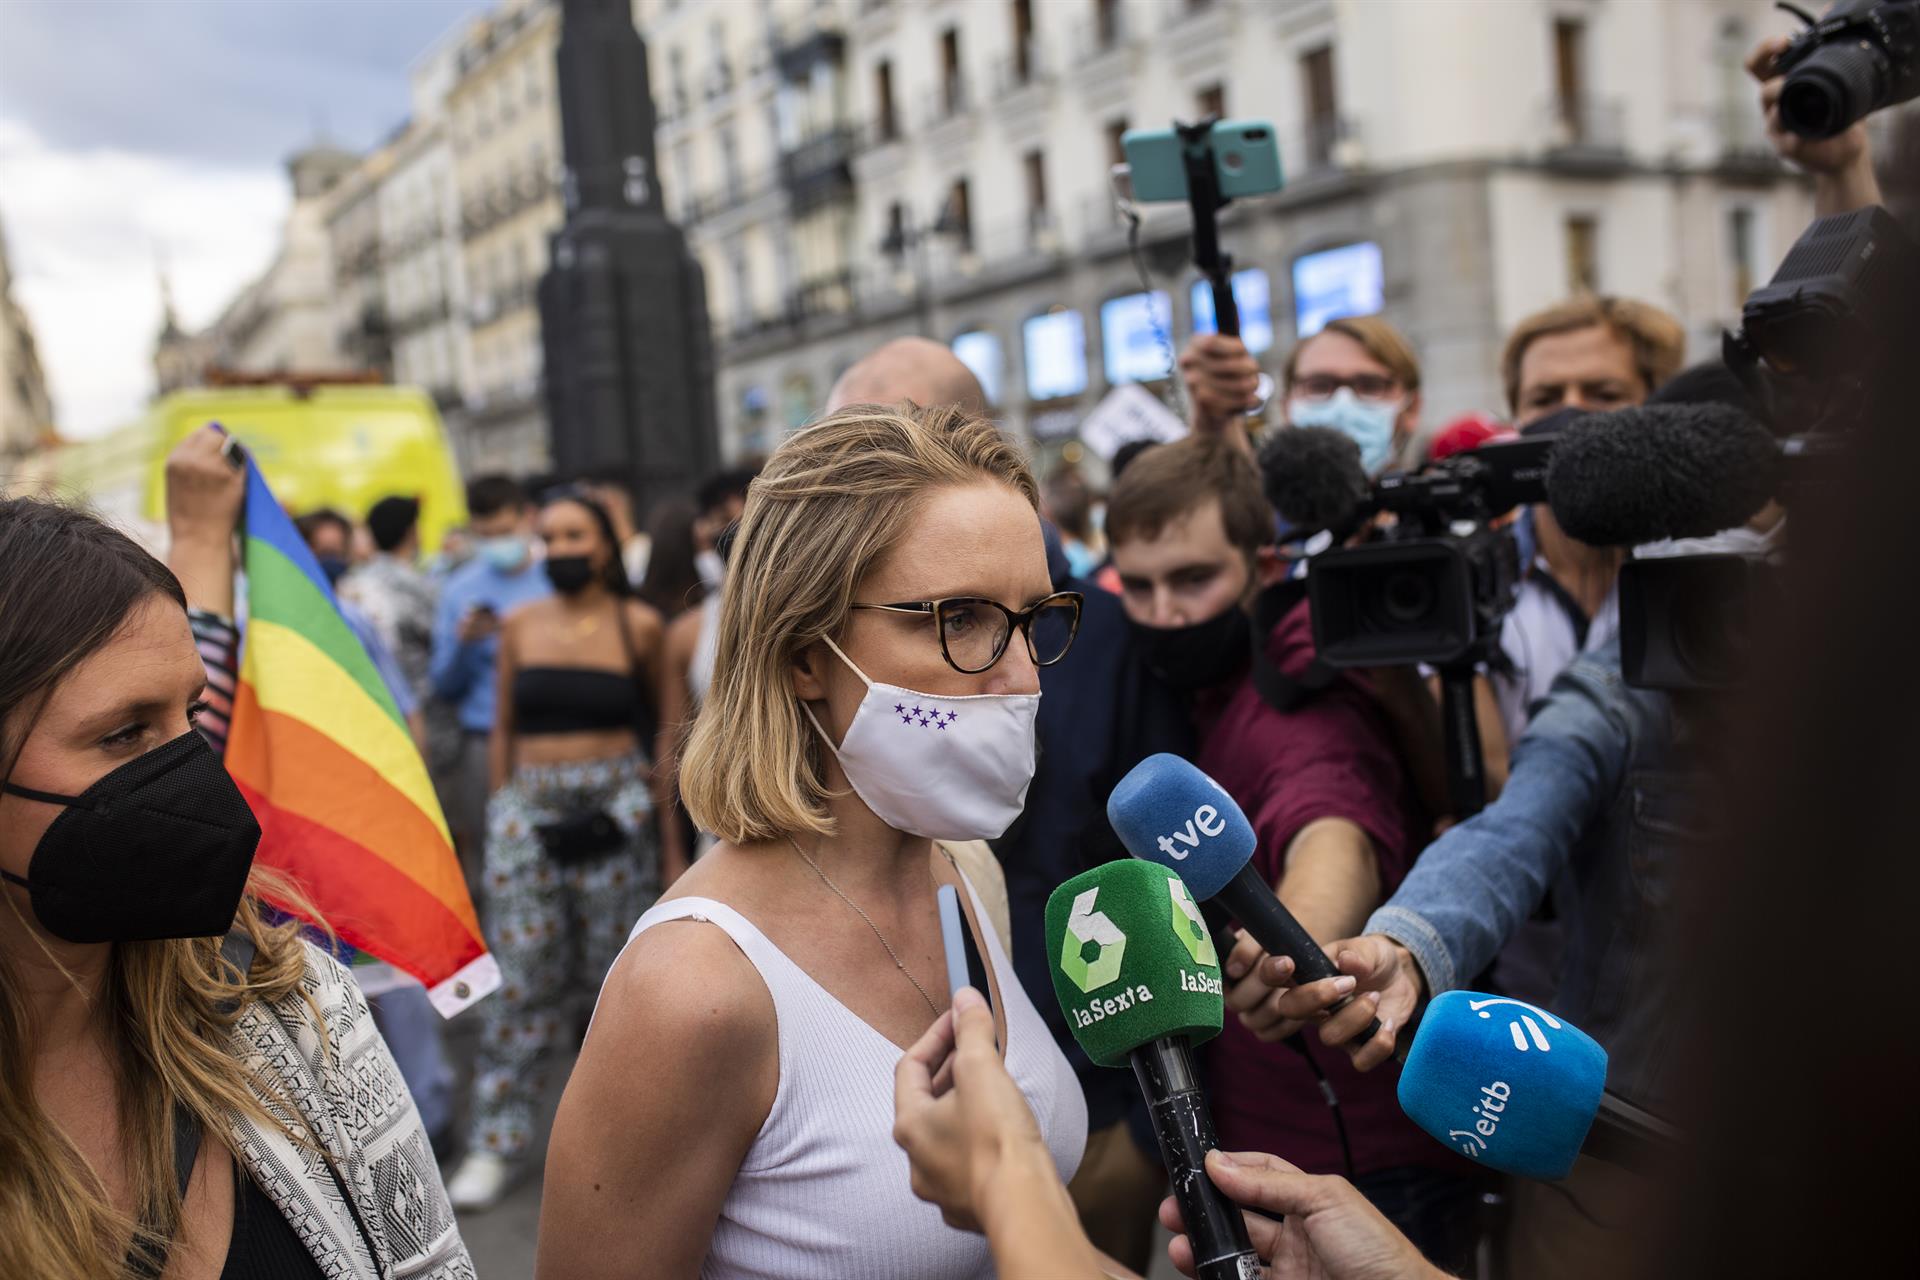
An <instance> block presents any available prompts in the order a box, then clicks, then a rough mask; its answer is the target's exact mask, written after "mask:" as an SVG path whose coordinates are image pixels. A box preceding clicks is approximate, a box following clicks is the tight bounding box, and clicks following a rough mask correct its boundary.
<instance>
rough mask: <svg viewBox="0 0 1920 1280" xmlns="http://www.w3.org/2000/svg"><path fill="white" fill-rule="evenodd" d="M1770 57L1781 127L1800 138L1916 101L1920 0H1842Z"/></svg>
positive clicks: (1838, 129)
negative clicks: (1777, 77)
mask: <svg viewBox="0 0 1920 1280" xmlns="http://www.w3.org/2000/svg"><path fill="white" fill-rule="evenodd" d="M1779 7H1780V8H1782V9H1786V10H1788V11H1790V12H1792V13H1795V14H1798V16H1799V17H1800V18H1802V19H1803V20H1804V21H1805V22H1806V23H1807V25H1806V26H1805V27H1804V28H1802V30H1801V31H1800V34H1799V35H1797V36H1795V37H1794V40H1793V43H1792V44H1790V45H1788V46H1787V47H1786V49H1785V50H1784V51H1783V52H1782V53H1781V54H1780V56H1779V57H1777V58H1775V59H1774V63H1773V69H1774V72H1775V73H1776V74H1782V75H1785V76H1786V78H1787V82H1786V83H1785V84H1784V85H1782V86H1781V87H1780V123H1781V124H1782V125H1784V126H1785V127H1786V128H1787V129H1789V130H1791V131H1792V132H1794V133H1797V134H1799V135H1800V136H1801V137H1803V138H1831V137H1833V136H1835V135H1836V134H1840V133H1844V132H1845V131H1846V130H1847V129H1849V128H1851V127H1852V126H1853V124H1854V123H1855V122H1856V121H1859V120H1863V119H1865V118H1866V117H1867V116H1869V115H1871V114H1872V113H1874V112H1875V111H1878V110H1880V108H1882V107H1890V106H1892V105H1894V104H1895V103H1897V102H1905V101H1907V100H1908V99H1910V98H1913V97H1915V96H1920V0H1842V3H1840V4H1837V5H1835V6H1834V7H1833V11H1832V12H1831V13H1829V14H1827V15H1826V16H1825V17H1823V18H1820V19H1819V20H1817V21H1816V20H1815V19H1813V18H1812V17H1810V16H1809V15H1807V14H1805V13H1801V12H1800V11H1799V10H1798V9H1794V8H1793V6H1792V5H1787V4H1783V5H1781V6H1779Z"/></svg>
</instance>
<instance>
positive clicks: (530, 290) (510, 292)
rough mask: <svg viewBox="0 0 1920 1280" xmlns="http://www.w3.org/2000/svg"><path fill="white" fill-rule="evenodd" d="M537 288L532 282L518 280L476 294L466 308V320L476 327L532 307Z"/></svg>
mask: <svg viewBox="0 0 1920 1280" xmlns="http://www.w3.org/2000/svg"><path fill="white" fill-rule="evenodd" d="M538 287H539V286H538V285H536V284H535V283H534V281H532V280H518V281H515V282H514V283H513V284H510V285H506V286H504V287H503V288H499V289H495V290H493V291H492V292H490V293H486V292H483V293H477V294H475V295H474V298H473V302H472V303H471V304H470V305H469V306H468V308H467V318H468V320H469V322H470V323H472V324H473V325H475V326H476V327H478V326H480V325H485V324H492V323H493V322H494V321H496V320H499V319H501V318H502V317H504V316H509V315H512V314H513V313H514V312H516V311H518V310H520V309H521V308H522V307H528V306H532V305H533V299H534V294H535V293H536V292H537V290H538Z"/></svg>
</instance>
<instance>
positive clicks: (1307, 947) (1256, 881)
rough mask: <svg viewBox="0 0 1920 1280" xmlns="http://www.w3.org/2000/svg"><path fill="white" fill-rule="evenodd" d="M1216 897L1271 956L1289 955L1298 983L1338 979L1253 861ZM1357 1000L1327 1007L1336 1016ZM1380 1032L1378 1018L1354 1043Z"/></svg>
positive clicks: (1348, 998)
mask: <svg viewBox="0 0 1920 1280" xmlns="http://www.w3.org/2000/svg"><path fill="white" fill-rule="evenodd" d="M1213 900H1214V901H1215V902H1218V903H1219V904H1220V905H1221V906H1223V907H1225V908H1226V909H1227V910H1228V911H1230V912H1232V913H1233V917H1234V919H1236V920H1238V921H1239V922H1240V927H1241V928H1243V929H1245V930H1246V931H1247V932H1248V933H1250V934H1252V935H1253V940H1254V941H1255V942H1257V943H1259V944H1260V946H1261V947H1262V948H1263V949H1264V950H1265V951H1266V953H1267V954H1268V955H1270V956H1286V957H1287V958H1288V959H1289V960H1292V961H1293V973H1294V978H1295V979H1296V981H1298V982H1319V981H1320V980H1322V979H1323V978H1337V977H1339V976H1340V970H1339V969H1338V968H1336V967H1335V966H1334V963H1333V961H1332V960H1331V959H1330V958H1329V957H1328V956H1327V953H1326V952H1324V951H1322V950H1321V949H1320V944H1319V943H1317V942H1315V941H1314V940H1313V935H1312V934H1310V933H1308V932H1307V931H1306V930H1305V929H1303V928H1301V927H1300V922H1299V921H1298V920H1295V919H1294V918H1293V912H1291V911H1289V910H1287V908H1286V906H1285V904H1283V903H1282V902H1281V901H1280V899H1279V898H1278V897H1276V896H1275V894H1274V892H1273V889H1272V887H1271V886H1269V885H1268V884H1267V882H1266V881H1264V880H1262V879H1261V878H1260V873H1259V872H1258V871H1255V870H1254V869H1253V863H1251V862H1249V863H1247V864H1246V865H1245V866H1243V867H1241V868H1240V870H1238V871H1236V872H1235V873H1234V876H1233V879H1231V880H1229V881H1227V884H1226V887H1225V888H1224V889H1222V890H1220V892H1219V893H1216V894H1214V895H1213ZM1352 1003H1353V997H1352V996H1350V995H1346V996H1341V997H1340V999H1339V1000H1337V1001H1335V1002H1334V1003H1333V1004H1332V1005H1330V1006H1329V1007H1328V1009H1327V1014H1328V1016H1332V1015H1333V1014H1336V1013H1338V1012H1340V1011H1341V1010H1342V1009H1344V1008H1346V1007H1347V1006H1348V1005H1350V1004H1352ZM1379 1033H1380V1019H1378V1018H1375V1019H1373V1021H1371V1022H1369V1023H1368V1024H1367V1028H1366V1030H1364V1031H1362V1032H1361V1033H1360V1034H1359V1035H1357V1036H1355V1037H1354V1038H1353V1039H1352V1040H1351V1041H1349V1043H1350V1044H1353V1045H1356V1046H1358V1045H1363V1044H1365V1043H1366V1042H1367V1041H1369V1040H1371V1039H1373V1038H1374V1036H1376V1035H1378V1034H1379Z"/></svg>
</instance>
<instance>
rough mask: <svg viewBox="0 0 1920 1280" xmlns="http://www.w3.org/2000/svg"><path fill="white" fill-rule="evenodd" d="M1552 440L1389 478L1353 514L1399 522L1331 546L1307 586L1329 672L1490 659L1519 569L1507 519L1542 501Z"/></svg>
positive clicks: (1464, 456) (1489, 449) (1495, 447)
mask: <svg viewBox="0 0 1920 1280" xmlns="http://www.w3.org/2000/svg"><path fill="white" fill-rule="evenodd" d="M1552 449H1553V438H1552V437H1551V436H1547V437H1543V438H1533V439H1522V440H1510V441H1504V442H1499V443H1494V444H1487V445H1482V446H1481V447H1480V448H1478V449H1475V450H1473V451H1472V452H1469V453H1460V454H1455V455H1454V456H1453V457H1451V458H1448V459H1446V460H1445V461H1444V462H1440V463H1437V464H1435V465H1434V466H1431V467H1429V468H1427V469H1426V470H1424V471H1420V472H1413V473H1389V474H1388V475H1384V476H1382V477H1380V479H1379V480H1378V481H1377V482H1375V483H1374V485H1373V486H1372V489H1371V491H1370V492H1369V494H1368V496H1367V498H1366V500H1365V502H1363V503H1362V504H1360V506H1359V507H1358V508H1357V510H1356V516H1358V517H1360V518H1366V517H1371V516H1373V515H1376V514H1379V513H1382V512H1387V513H1391V514H1392V515H1393V516H1395V517H1396V519H1395V520H1394V521H1393V522H1392V523H1391V524H1390V525H1388V526H1386V527H1385V528H1383V530H1382V531H1381V535H1380V537H1379V539H1378V540H1377V541H1374V542H1369V543H1366V544H1364V545H1361V546H1357V547H1345V548H1339V549H1335V550H1329V551H1323V552H1321V553H1320V554H1319V555H1318V556H1315V557H1314V560H1313V572H1312V573H1311V574H1310V575H1309V576H1308V580H1307V581H1308V591H1309V593H1310V595H1311V598H1312V600H1313V639H1314V645H1315V647H1316V648H1317V649H1318V650H1319V653H1320V657H1321V659H1322V660H1323V661H1324V662H1326V664H1327V665H1328V666H1331V667H1377V666H1391V665H1399V664H1407V663H1429V664H1432V665H1434V666H1442V667H1443V666H1448V665H1453V664H1460V663H1465V664H1469V665H1471V664H1472V663H1474V662H1477V661H1480V660H1482V659H1484V658H1486V657H1487V656H1488V655H1489V654H1490V653H1491V651H1492V649H1493V648H1494V646H1495V645H1496V644H1497V643H1498V640H1499V635H1500V622H1501V619H1502V618H1503V617H1505V616H1506V613H1507V610H1508V609H1509V608H1511V607H1512V604H1513V595H1514V588H1515V586H1516V585H1517V584H1518V581H1519V575H1520V559H1519V551H1518V547H1517V545H1516V543H1515V541H1514V536H1513V530H1512V528H1511V526H1509V525H1505V524H1500V523H1496V522H1497V521H1498V519H1499V517H1501V516H1503V515H1505V514H1506V513H1507V512H1509V511H1512V510H1513V509H1514V508H1515V507H1517V506H1521V505H1523V504H1525V503H1531V502H1544V501H1545V500H1546V473H1547V461H1548V458H1549V457H1550V455H1551V452H1552Z"/></svg>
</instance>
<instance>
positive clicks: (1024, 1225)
mask: <svg viewBox="0 0 1920 1280" xmlns="http://www.w3.org/2000/svg"><path fill="white" fill-rule="evenodd" d="M894 1102H895V1108H896V1115H895V1121H894V1138H895V1140H896V1141H898V1142H899V1143H900V1145H901V1147H902V1148H903V1149H904V1150H905V1151H906V1153H907V1158H908V1160H909V1161H911V1162H912V1166H913V1192H914V1194H915V1195H917V1196H919V1197H920V1198H921V1199H923V1200H926V1201H928V1202H930V1203H932V1204H935V1205H937V1206H939V1208H940V1211H941V1214H942V1215H943V1216H944V1217H945V1218H946V1220H947V1221H948V1222H949V1223H951V1224H952V1225H954V1226H958V1227H965V1228H968V1229H971V1230H976V1231H981V1232H983V1233H984V1234H985V1235H986V1237H987V1242H988V1244H989V1246H990V1247H991V1248H992V1250H993V1258H994V1264H995V1266H996V1268H997V1269H998V1271H999V1274H1000V1276H1001V1277H1002V1280H1104V1278H1105V1277H1108V1276H1113V1275H1118V1274H1123V1273H1122V1272H1119V1271H1118V1270H1117V1269H1113V1268H1111V1267H1110V1266H1109V1265H1107V1264H1104V1263H1103V1262H1102V1261H1101V1260H1100V1258H1099V1255H1098V1254H1097V1253H1096V1252H1095V1251H1094V1248H1093V1246H1092V1245H1091V1244H1090V1243H1088V1241H1087V1238H1086V1235H1085V1233H1084V1232H1082V1231H1081V1229H1080V1223H1079V1219H1078V1218H1077V1217H1076V1216H1075V1214H1074V1210H1073V1203H1072V1201H1070V1200H1069V1199H1068V1198H1067V1193H1066V1188H1065V1186H1063V1185H1062V1184H1061V1182H1060V1179H1059V1175H1058V1174H1057V1173H1056V1172H1055V1171H1054V1168H1053V1165H1052V1163H1051V1161H1050V1160H1049V1159H1048V1158H1047V1154H1046V1146H1045V1144H1044V1143H1043V1142H1042V1141H1041V1140H1040V1132H1039V1128H1038V1126H1036V1125H1035V1123H1034V1119H1033V1113H1032V1112H1031V1111H1030V1110H1028V1108H1027V1105H1026V1101H1025V1099H1024V1098H1023V1097H1022V1096H1021V1094H1020V1091H1019V1089H1018V1088H1017V1087H1016V1086H1015V1085H1014V1083H1013V1078H1012V1077H1011V1076H1009V1075H1008V1074H1007V1069H1006V1066H1005V1065H1004V1064H1003V1063H1002V1062H1001V1060H1000V1053H999V1050H998V1048H997V1047H996V1045H995V1042H994V1032H993V1015H992V1013H991V1012H990V1011H989V1010H988V1008H987V1005H986V1001H985V1000H984V999H983V998H982V997H981V996H980V994H979V992H977V991H974V990H973V989H972V988H970V987H968V988H963V989H962V990H961V991H960V992H959V993H958V994H957V995H955V997H954V1000H953V1009H952V1012H951V1013H949V1014H946V1015H943V1016H942V1017H941V1018H940V1019H939V1021H937V1022H935V1023H934V1024H933V1026H932V1027H930V1028H929V1029H928V1030H927V1034H926V1035H924V1036H922V1037H921V1038H920V1040H919V1041H918V1042H917V1043H916V1044H915V1045H914V1046H913V1047H912V1048H911V1049H909V1050H907V1052H906V1054H905V1055H903V1056H902V1057H901V1059H900V1066H899V1068H898V1069H897V1071H896V1072H895V1075H894ZM1207 1175H1208V1176H1209V1177H1210V1178H1212V1179H1213V1181H1214V1184H1215V1185H1216V1186H1218V1187H1219V1188H1220V1190H1221V1191H1222V1192H1224V1193H1225V1194H1226V1195H1227V1196H1228V1197H1229V1198H1230V1199H1232V1200H1233V1201H1234V1202H1236V1203H1237V1204H1240V1205H1243V1206H1246V1207H1248V1208H1252V1209H1257V1210H1259V1213H1250V1214H1247V1215H1246V1226H1247V1234H1248V1237H1249V1238H1250V1239H1251V1240H1252V1242H1253V1246H1254V1248H1255V1249H1256V1250H1257V1251H1258V1252H1259V1254H1260V1258H1261V1261H1262V1262H1263V1263H1264V1264H1265V1266H1266V1277H1267V1280H1306V1278H1307V1277H1319V1278H1322V1280H1442V1278H1443V1277H1444V1273H1443V1272H1441V1271H1438V1270H1436V1269H1435V1268H1433V1267H1432V1266H1430V1265H1429V1264H1428V1263H1427V1262H1426V1261H1425V1260H1424V1259H1423V1258H1422V1257H1421V1256H1420V1251H1419V1250H1418V1249H1416V1248H1414V1247H1413V1244H1412V1243H1411V1242H1410V1241H1408V1240H1407V1238H1406V1237H1405V1236H1403V1235H1401V1234H1400V1233H1399V1232H1398V1231H1397V1230H1395V1229H1394V1226H1393V1224H1392V1223H1390V1222H1388V1221H1387V1220H1386V1218H1384V1217H1383V1216H1381V1214H1380V1212H1379V1211H1378V1210H1376V1209H1375V1208H1374V1207H1373V1206H1372V1205H1370V1204H1368V1203H1367V1200H1366V1197H1364V1196H1362V1195H1361V1194H1360V1193H1359V1191H1357V1190H1356V1189H1355V1188H1354V1186H1353V1184H1352V1183H1350V1182H1348V1181H1347V1180H1346V1179H1345V1178H1339V1177H1315V1176H1312V1175H1309V1174H1304V1173H1301V1172H1300V1171H1299V1170H1297V1169H1295V1168H1294V1167H1293V1166H1292V1165H1290V1164H1288V1163H1287V1162H1286V1161H1284V1160H1281V1159H1279V1158H1278V1157H1276V1156H1270V1155H1263V1154H1258V1153H1236V1154H1232V1155H1229V1154H1227V1153H1224V1152H1219V1151H1215V1152H1212V1153H1210V1154H1209V1155H1208V1157H1207ZM1262 1214H1272V1215H1284V1218H1283V1220H1280V1221H1276V1220H1275V1219H1274V1218H1271V1217H1263V1216H1261V1215H1262ZM1160 1220H1161V1222H1162V1223H1163V1224H1164V1225H1165V1226H1166V1227H1167V1228H1168V1229H1169V1230H1171V1231H1173V1232H1175V1233H1176V1235H1175V1237H1174V1239H1173V1242H1172V1243H1171V1244H1170V1245H1169V1246H1168V1253H1169V1255H1170V1256H1171V1257H1172V1259H1173V1264H1174V1266H1175V1267H1176V1268H1178V1269H1179V1270H1180V1272H1181V1273H1182V1274H1183V1275H1188V1276H1191V1275H1193V1274H1194V1264H1193V1247H1192V1245H1191V1243H1190V1242H1189V1241H1188V1239H1187V1237H1186V1235H1185V1234H1184V1231H1185V1224H1184V1223H1183V1222H1182V1221H1181V1219H1180V1211H1179V1208H1178V1206H1177V1204H1176V1203H1175V1201H1174V1200H1173V1198H1172V1197H1168V1199H1167V1201H1166V1202H1165V1203H1164V1204H1162V1205H1161V1206H1160Z"/></svg>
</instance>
